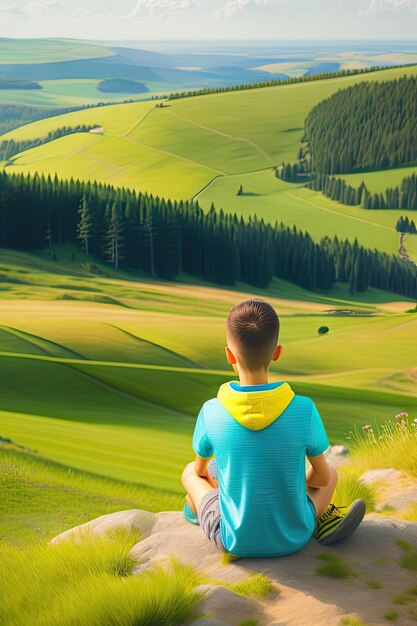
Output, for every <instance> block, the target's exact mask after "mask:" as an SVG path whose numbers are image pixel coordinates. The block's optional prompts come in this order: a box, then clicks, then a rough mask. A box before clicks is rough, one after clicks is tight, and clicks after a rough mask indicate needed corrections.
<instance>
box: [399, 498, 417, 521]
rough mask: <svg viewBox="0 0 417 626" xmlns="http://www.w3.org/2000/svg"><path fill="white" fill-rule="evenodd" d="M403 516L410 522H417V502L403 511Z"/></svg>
mask: <svg viewBox="0 0 417 626" xmlns="http://www.w3.org/2000/svg"><path fill="white" fill-rule="evenodd" d="M402 517H403V519H405V520H408V521H409V522H417V502H416V503H414V504H411V505H410V506H409V507H408V509H407V510H406V511H404V512H403V514H402Z"/></svg>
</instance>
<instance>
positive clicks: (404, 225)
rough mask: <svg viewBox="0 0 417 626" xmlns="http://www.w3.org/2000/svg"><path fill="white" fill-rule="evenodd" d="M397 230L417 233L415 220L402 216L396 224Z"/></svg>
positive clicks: (411, 233) (412, 233)
mask: <svg viewBox="0 0 417 626" xmlns="http://www.w3.org/2000/svg"><path fill="white" fill-rule="evenodd" d="M395 230H397V231H398V232H399V233H409V234H410V235H417V228H416V225H415V222H414V220H409V219H408V217H407V216H405V217H403V216H401V217H400V218H399V220H398V222H397V224H396V226H395Z"/></svg>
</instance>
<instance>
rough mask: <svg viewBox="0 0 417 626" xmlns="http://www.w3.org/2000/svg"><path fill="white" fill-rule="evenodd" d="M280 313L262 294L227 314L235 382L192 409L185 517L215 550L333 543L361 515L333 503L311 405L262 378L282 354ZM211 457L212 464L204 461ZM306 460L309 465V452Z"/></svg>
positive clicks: (361, 507)
mask: <svg viewBox="0 0 417 626" xmlns="http://www.w3.org/2000/svg"><path fill="white" fill-rule="evenodd" d="M278 335H279V320H278V316H277V314H276V312H275V310H274V309H273V307H272V306H271V305H270V304H268V303H267V302H265V301H263V300H260V299H251V300H246V301H244V302H241V303H240V304H237V305H236V306H234V307H233V308H232V309H231V311H230V312H229V314H228V317H227V347H226V356H227V360H228V362H229V363H230V364H231V365H232V366H233V369H234V370H235V372H236V373H237V374H238V375H239V379H240V381H239V383H237V382H229V383H225V384H224V385H221V387H220V389H219V392H218V394H217V398H214V399H212V400H209V401H208V402H206V403H205V404H204V405H203V407H202V409H201V410H200V413H199V415H198V419H197V423H196V427H195V431H194V436H193V449H194V451H195V452H196V455H197V456H196V460H195V462H193V463H190V464H189V465H187V466H186V468H185V469H184V472H183V474H182V483H183V485H184V487H185V490H186V492H187V496H186V498H187V503H186V505H185V507H184V516H185V518H186V519H187V520H188V521H190V522H192V523H196V524H198V523H199V524H200V525H201V528H202V529H203V531H204V532H205V534H206V535H207V537H208V538H209V539H210V541H211V542H212V543H213V544H214V545H215V546H216V547H217V548H218V549H219V550H220V551H225V552H230V553H232V554H234V555H236V556H240V557H268V556H283V555H285V554H291V553H293V552H296V551H298V550H300V549H301V548H303V547H304V546H305V545H306V544H307V542H308V541H309V540H310V538H311V536H312V535H314V536H315V537H316V538H317V539H318V541H319V542H320V543H323V544H329V543H332V542H334V541H340V540H341V539H344V538H345V537H347V536H349V535H351V534H352V533H353V532H354V531H355V529H356V528H357V527H358V525H359V524H360V522H361V521H362V519H363V516H364V515H365V508H366V507H365V502H364V500H362V499H358V500H355V501H354V502H353V504H352V505H351V506H350V508H349V510H348V511H347V512H345V513H342V512H341V511H340V508H347V507H339V508H338V507H335V505H334V504H330V501H331V499H332V496H333V493H334V489H335V486H336V483H337V472H336V470H335V468H334V467H332V466H331V465H329V464H328V463H327V461H326V459H325V457H324V454H323V453H324V452H325V450H327V448H328V447H329V441H328V438H327V434H326V431H325V428H324V425H323V422H322V420H321V417H320V414H319V412H318V411H317V409H316V407H315V404H314V402H313V401H312V400H311V399H310V398H307V397H303V396H297V395H295V394H294V392H293V391H292V389H291V387H290V386H289V385H288V383H285V382H283V383H268V369H269V366H270V363H271V360H272V361H277V360H278V359H279V357H280V355H281V352H282V346H280V345H278ZM213 455H215V457H216V458H215V461H214V460H212V461H210V459H211V457H212V456H213ZM306 455H307V458H308V459H309V461H310V463H311V466H310V467H309V468H308V470H307V472H306V470H305V457H306Z"/></svg>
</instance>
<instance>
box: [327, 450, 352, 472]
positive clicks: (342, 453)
mask: <svg viewBox="0 0 417 626" xmlns="http://www.w3.org/2000/svg"><path fill="white" fill-rule="evenodd" d="M348 452H349V450H348V448H346V447H345V446H341V445H336V446H329V447H328V448H327V450H326V451H325V452H324V456H325V458H326V460H327V462H328V463H330V464H331V465H333V467H340V466H341V465H345V464H346V463H347V462H348V461H349V455H348Z"/></svg>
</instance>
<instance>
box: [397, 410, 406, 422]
mask: <svg viewBox="0 0 417 626" xmlns="http://www.w3.org/2000/svg"><path fill="white" fill-rule="evenodd" d="M394 417H395V419H396V420H399V419H401V418H402V417H408V413H406V412H405V411H401V413H397V415H394Z"/></svg>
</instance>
